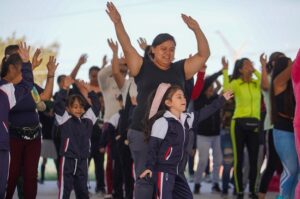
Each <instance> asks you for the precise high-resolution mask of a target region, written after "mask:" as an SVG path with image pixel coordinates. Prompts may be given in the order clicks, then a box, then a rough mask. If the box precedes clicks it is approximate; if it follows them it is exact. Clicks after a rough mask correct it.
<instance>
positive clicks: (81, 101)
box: [66, 94, 86, 108]
mask: <svg viewBox="0 0 300 199" xmlns="http://www.w3.org/2000/svg"><path fill="white" fill-rule="evenodd" d="M76 100H77V101H78V103H79V104H80V106H82V107H83V108H84V107H85V106H86V102H85V100H84V98H83V97H82V96H81V95H78V94H74V95H70V96H69V97H68V99H67V103H66V104H67V107H71V106H73V104H74V102H75V101H76Z"/></svg>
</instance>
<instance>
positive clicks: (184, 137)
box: [177, 123, 185, 174]
mask: <svg viewBox="0 0 300 199" xmlns="http://www.w3.org/2000/svg"><path fill="white" fill-rule="evenodd" d="M180 124H181V123H180ZM181 126H182V128H183V144H182V151H181V158H180V161H179V162H178V164H177V174H179V171H178V167H179V164H180V162H181V161H182V158H183V153H184V143H185V127H184V126H183V125H182V124H181Z"/></svg>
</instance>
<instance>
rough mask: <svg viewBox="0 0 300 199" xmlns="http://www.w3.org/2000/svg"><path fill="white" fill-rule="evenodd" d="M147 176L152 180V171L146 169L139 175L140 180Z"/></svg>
mask: <svg viewBox="0 0 300 199" xmlns="http://www.w3.org/2000/svg"><path fill="white" fill-rule="evenodd" d="M147 175H149V177H150V178H152V171H151V170H149V169H146V170H145V171H144V172H143V173H142V174H141V175H140V178H144V177H146V176H147Z"/></svg>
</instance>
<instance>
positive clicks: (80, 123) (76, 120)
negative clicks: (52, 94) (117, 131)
mask: <svg viewBox="0 0 300 199" xmlns="http://www.w3.org/2000/svg"><path fill="white" fill-rule="evenodd" d="M72 83H74V80H72V79H71V77H66V79H65V81H64V86H63V89H61V91H59V93H58V95H57V96H56V101H55V105H54V112H55V118H56V120H57V122H58V125H59V129H60V132H61V147H60V156H61V161H60V179H59V182H60V183H59V199H60V198H64V199H65V198H66V199H68V198H70V193H71V191H72V189H73V187H74V190H75V195H76V198H78V199H86V198H89V193H88V188H87V180H88V158H89V155H90V138H91V134H92V130H93V125H94V124H95V122H96V120H97V118H96V115H98V114H99V111H100V105H99V100H98V97H97V95H96V93H95V92H93V91H92V92H91V90H90V88H89V87H88V85H87V84H86V85H85V86H86V89H87V90H88V92H89V94H88V97H89V98H90V99H91V103H92V106H91V108H89V109H88V110H87V111H85V110H84V107H85V105H84V99H83V98H82V97H81V96H80V95H71V96H69V97H68V94H67V88H68V87H69V86H70V85H71V84H72Z"/></svg>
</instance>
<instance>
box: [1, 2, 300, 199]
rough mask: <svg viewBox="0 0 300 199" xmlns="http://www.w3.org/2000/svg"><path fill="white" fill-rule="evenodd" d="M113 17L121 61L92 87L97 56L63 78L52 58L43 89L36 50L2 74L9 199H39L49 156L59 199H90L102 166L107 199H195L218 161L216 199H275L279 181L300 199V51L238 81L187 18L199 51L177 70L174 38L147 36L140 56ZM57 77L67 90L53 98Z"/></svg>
mask: <svg viewBox="0 0 300 199" xmlns="http://www.w3.org/2000/svg"><path fill="white" fill-rule="evenodd" d="M106 12H107V14H108V16H109V18H110V19H111V21H112V23H113V25H114V28H115V32H116V36H117V39H118V41H113V40H112V39H108V40H107V42H108V45H109V47H110V49H111V50H112V53H113V57H112V60H111V63H108V61H107V58H106V56H105V57H104V58H103V63H102V66H100V67H99V66H92V67H90V69H89V82H84V81H82V80H80V79H78V78H77V73H78V71H79V70H80V68H81V67H82V65H84V64H85V63H86V62H87V55H85V54H84V55H82V56H81V57H80V58H79V60H78V63H77V64H76V65H75V67H74V69H73V70H72V72H71V73H70V74H63V75H59V76H58V77H57V76H56V75H55V71H56V69H57V67H58V63H57V60H56V58H55V57H52V56H50V57H49V60H48V63H47V69H48V74H47V80H46V84H45V88H41V87H40V86H39V85H37V84H35V82H34V77H33V71H34V70H35V69H36V68H37V67H39V66H40V64H41V63H42V60H41V59H40V58H39V57H40V54H41V53H42V52H41V50H40V49H37V50H36V51H35V53H34V56H33V57H32V59H31V58H30V56H29V55H30V50H31V49H30V47H29V46H28V45H27V44H26V43H23V42H21V43H19V44H18V45H9V46H7V47H6V49H5V54H4V55H3V59H2V63H1V68H0V70H1V79H0V107H1V109H0V119H1V122H0V160H1V161H0V199H4V198H5V199H12V198H13V195H14V194H15V189H16V187H17V190H18V195H19V198H24V199H35V198H36V196H37V183H38V182H40V183H44V180H45V165H46V163H47V158H52V159H54V160H55V164H56V169H57V181H58V189H59V193H58V198H64V199H68V198H70V193H71V191H72V190H74V191H75V195H76V198H78V199H85V198H89V197H90V196H89V195H90V194H89V188H88V185H89V182H88V168H89V165H90V161H91V159H93V160H94V163H95V177H96V187H95V192H96V193H97V195H98V196H102V197H104V198H114V199H123V198H124V199H133V198H136V199H147V198H149V199H152V198H161V199H173V198H175V199H189V198H193V194H195V195H197V194H200V192H201V186H202V185H203V184H202V183H203V181H204V173H210V167H211V166H210V164H211V163H212V164H213V166H212V167H211V168H212V171H211V172H212V179H211V180H212V187H211V189H212V192H216V193H219V194H220V195H221V196H222V197H224V198H226V197H229V191H230V187H233V189H232V190H233V191H232V194H233V195H234V197H235V198H237V199H242V198H244V195H245V193H247V194H248V197H249V198H252V199H256V198H259V199H264V198H266V194H267V192H268V187H269V184H270V182H271V181H272V180H273V179H274V176H275V177H276V176H281V177H280V185H279V193H278V196H277V198H278V199H294V198H296V199H300V184H298V174H299V158H300V145H299V143H300V137H299V133H300V118H299V117H300V116H299V114H300V110H299V109H300V108H299V106H298V105H297V102H299V101H300V96H299V95H300V94H299V93H300V90H299V89H300V50H299V52H298V55H297V57H296V58H295V60H292V59H291V58H289V57H287V56H286V55H285V54H284V53H282V52H274V53H272V54H271V55H270V56H269V59H267V56H266V55H265V54H262V55H261V56H260V57H259V59H260V63H261V70H256V69H255V68H254V66H253V62H252V61H251V60H250V59H249V58H240V59H238V60H236V61H235V63H234V70H233V73H232V74H229V71H228V68H229V63H228V61H227V60H226V58H225V57H223V58H222V59H220V62H221V64H220V65H222V68H220V69H219V70H217V71H216V72H215V73H214V74H211V75H207V74H205V71H206V68H207V65H206V62H207V60H208V58H209V56H210V49H209V44H208V41H207V39H206V36H205V35H204V33H203V31H202V30H201V28H200V26H199V24H198V22H197V21H196V20H195V19H194V18H192V17H191V16H187V15H185V14H182V15H181V17H182V20H183V21H184V23H185V24H186V25H187V27H188V28H189V29H190V30H191V31H192V32H193V33H194V35H195V39H196V43H197V52H195V53H194V54H193V55H191V56H189V57H187V58H184V59H181V60H179V61H174V57H175V50H176V41H175V38H174V37H173V36H172V35H170V34H168V33H160V34H158V35H157V36H156V37H155V38H154V39H153V42H152V44H151V45H148V44H147V42H146V40H145V39H143V38H140V39H139V40H138V43H139V46H140V47H141V49H142V50H143V51H144V54H143V55H140V54H139V53H138V51H137V49H135V48H134V47H133V45H132V43H131V40H130V37H129V35H128V34H127V32H126V29H125V27H124V25H123V22H122V18H121V15H120V13H119V12H118V10H117V8H116V7H115V6H114V4H113V3H110V2H108V3H107V10H106ZM119 45H120V47H121V49H119ZM121 50H122V52H123V54H124V56H123V57H119V56H118V55H119V53H120V51H121ZM260 71H261V72H260ZM194 76H197V78H196V82H194ZM220 76H223V83H221V82H219V80H218V78H219V77H220ZM55 78H57V84H58V87H59V90H58V91H57V92H56V93H53V87H54V79H55ZM210 150H212V161H211V160H210V155H209V154H210ZM196 151H197V153H196ZM195 154H198V165H194V162H195V161H194V160H195ZM40 157H42V158H43V159H42V163H41V164H40V165H41V167H40V169H39V168H38V165H39V159H40ZM105 159H106V161H104V160H105ZM265 160H266V162H267V163H266V168H265V169H264V170H263V171H262V165H263V162H264V161H265ZM104 162H105V163H106V165H104ZM194 167H195V168H196V170H194ZM221 168H223V169H221ZM38 170H40V172H41V175H40V179H38V176H37V172H38ZM206 170H208V172H207V171H206ZM187 179H188V180H187ZM220 180H221V181H222V183H221V185H220ZM188 181H190V183H193V185H194V187H193V189H192V190H191V189H190V186H189V184H188ZM201 184H202V185H201ZM246 187H248V188H249V190H248V191H246ZM230 195H231V194H230Z"/></svg>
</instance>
